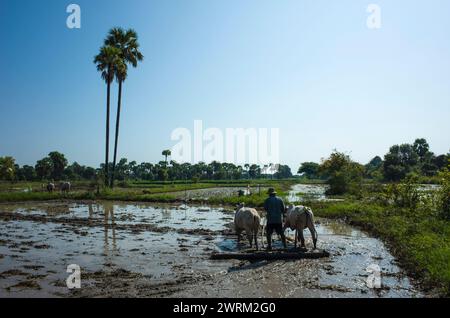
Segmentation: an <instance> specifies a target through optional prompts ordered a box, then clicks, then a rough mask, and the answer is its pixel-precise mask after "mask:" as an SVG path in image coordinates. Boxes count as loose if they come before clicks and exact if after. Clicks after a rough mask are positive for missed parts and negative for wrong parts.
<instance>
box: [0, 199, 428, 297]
mask: <svg viewBox="0 0 450 318" xmlns="http://www.w3.org/2000/svg"><path fill="white" fill-rule="evenodd" d="M232 221H233V212H232V211H228V210H226V209H222V208H209V207H208V208H207V207H189V206H184V205H183V206H182V205H180V206H170V205H150V204H139V203H138V204H132V203H113V202H90V203H88V204H84V203H75V202H47V203H39V204H36V203H33V204H31V203H30V204H19V205H17V204H16V205H15V204H12V205H1V206H0V296H1V297H27V296H34V297H178V296H181V297H254V296H256V297H421V296H423V294H422V293H420V292H419V291H417V290H416V289H415V288H414V287H413V286H412V284H411V281H410V279H409V278H408V277H407V276H406V275H405V274H404V273H403V272H402V271H401V270H400V269H399V268H398V266H397V264H396V261H395V259H394V258H393V257H392V255H390V254H389V252H388V251H387V249H386V248H385V246H384V245H383V244H382V243H381V242H380V241H379V240H377V239H374V238H371V237H369V236H368V235H366V234H365V233H363V232H361V231H359V230H357V229H355V228H353V227H350V226H348V225H345V224H343V223H341V222H338V221H328V220H317V230H318V232H319V244H318V247H319V248H320V249H325V250H327V251H329V252H330V254H331V255H330V257H329V258H328V259H318V260H296V261H273V262H267V261H260V262H253V263H251V262H248V261H237V260H221V261H214V260H210V259H209V258H210V255H211V253H213V252H236V251H240V250H242V249H246V248H247V246H246V245H245V244H243V245H239V246H238V245H237V242H236V239H235V237H234V235H232V232H231V230H230V224H231V223H232ZM290 235H292V233H290ZM308 235H309V234H308V233H307V232H306V231H305V236H306V237H307V245H308V246H309V247H310V246H311V241H310V239H309V236H308ZM277 246H278V247H280V242H279V241H278V240H277V241H276V242H275V245H274V247H277ZM70 264H77V265H79V266H80V267H81V270H82V276H81V279H82V288H81V289H79V290H69V289H68V288H67V286H66V284H65V280H66V278H67V277H68V275H69V274H68V273H67V266H68V265H70ZM371 265H377V266H379V268H380V270H381V277H382V286H381V288H380V289H371V288H369V287H368V286H367V284H366V280H367V277H368V276H369V273H368V272H367V268H368V267H369V266H371Z"/></svg>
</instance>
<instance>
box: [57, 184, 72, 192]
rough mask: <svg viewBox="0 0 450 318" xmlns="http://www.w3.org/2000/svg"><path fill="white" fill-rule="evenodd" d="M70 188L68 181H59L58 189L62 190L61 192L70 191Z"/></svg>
mask: <svg viewBox="0 0 450 318" xmlns="http://www.w3.org/2000/svg"><path fill="white" fill-rule="evenodd" d="M70 188H71V184H70V182H61V183H60V184H59V189H60V190H61V192H63V193H67V192H70Z"/></svg>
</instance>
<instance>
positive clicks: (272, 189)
mask: <svg viewBox="0 0 450 318" xmlns="http://www.w3.org/2000/svg"><path fill="white" fill-rule="evenodd" d="M267 194H269V195H272V194H277V192H276V191H275V189H274V188H269V190H268V191H267Z"/></svg>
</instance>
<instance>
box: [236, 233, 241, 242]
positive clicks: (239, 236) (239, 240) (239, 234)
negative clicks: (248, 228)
mask: <svg viewBox="0 0 450 318" xmlns="http://www.w3.org/2000/svg"><path fill="white" fill-rule="evenodd" d="M241 232H242V231H241V230H236V234H237V242H238V244H239V243H241Z"/></svg>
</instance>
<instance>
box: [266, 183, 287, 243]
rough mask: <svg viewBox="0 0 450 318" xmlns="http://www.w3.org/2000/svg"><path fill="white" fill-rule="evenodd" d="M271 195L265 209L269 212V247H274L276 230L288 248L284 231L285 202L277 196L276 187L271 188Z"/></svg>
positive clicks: (267, 228)
mask: <svg viewBox="0 0 450 318" xmlns="http://www.w3.org/2000/svg"><path fill="white" fill-rule="evenodd" d="M267 194H268V195H269V197H268V198H267V199H266V201H265V202H264V210H266V212H267V226H266V231H267V249H268V250H271V249H272V234H273V231H275V232H276V233H277V234H278V235H279V236H281V240H282V241H283V246H284V248H287V245H286V237H285V236H284V232H283V215H284V213H285V207H284V202H283V200H282V199H281V198H279V197H277V193H276V192H275V189H274V188H269V191H268V192H267Z"/></svg>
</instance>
